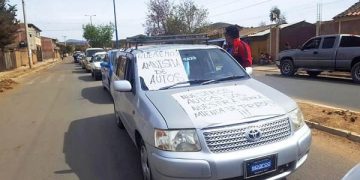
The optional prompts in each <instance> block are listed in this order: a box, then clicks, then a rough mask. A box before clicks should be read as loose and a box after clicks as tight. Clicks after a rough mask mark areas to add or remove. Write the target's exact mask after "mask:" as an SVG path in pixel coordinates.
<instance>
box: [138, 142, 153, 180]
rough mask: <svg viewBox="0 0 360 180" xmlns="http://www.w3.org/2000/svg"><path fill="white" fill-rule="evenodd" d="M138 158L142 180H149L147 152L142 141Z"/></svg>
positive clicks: (149, 171)
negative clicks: (139, 159)
mask: <svg viewBox="0 0 360 180" xmlns="http://www.w3.org/2000/svg"><path fill="white" fill-rule="evenodd" d="M140 158H141V169H142V172H143V177H144V178H143V179H144V180H151V179H152V178H151V170H150V164H149V158H148V152H147V150H146V146H145V143H144V141H143V140H141V141H140Z"/></svg>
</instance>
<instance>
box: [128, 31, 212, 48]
mask: <svg viewBox="0 0 360 180" xmlns="http://www.w3.org/2000/svg"><path fill="white" fill-rule="evenodd" d="M208 40H209V37H208V35H207V34H185V35H168V36H145V35H139V36H135V37H130V38H126V44H127V46H128V47H131V45H132V44H135V48H136V49H137V48H138V45H143V44H173V43H180V42H183V43H184V42H194V41H201V42H205V43H206V44H208Z"/></svg>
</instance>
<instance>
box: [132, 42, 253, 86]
mask: <svg viewBox="0 0 360 180" xmlns="http://www.w3.org/2000/svg"><path fill="white" fill-rule="evenodd" d="M137 61H138V63H137V66H138V67H137V68H138V71H139V76H140V82H141V84H142V88H143V89H144V90H150V91H154V90H163V89H168V88H173V87H183V86H192V85H204V84H209V83H211V82H219V81H218V80H220V81H227V80H228V81H230V80H235V79H239V78H242V77H247V74H246V73H245V72H244V70H243V69H242V68H241V66H240V65H239V64H238V63H237V62H236V61H235V60H234V59H233V58H231V57H230V56H229V55H228V54H227V53H226V52H225V51H223V50H221V49H217V48H214V49H193V50H180V51H176V50H169V51H154V52H147V53H141V54H138V55H137ZM229 77H230V78H229ZM231 77H235V78H231Z"/></svg>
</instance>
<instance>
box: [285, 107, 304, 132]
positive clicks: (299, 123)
mask: <svg viewBox="0 0 360 180" xmlns="http://www.w3.org/2000/svg"><path fill="white" fill-rule="evenodd" d="M288 116H289V118H290V121H291V124H292V125H293V128H294V131H297V130H299V129H300V128H302V127H303V126H304V125H305V121H304V116H303V113H302V112H301V110H300V109H299V108H297V109H295V110H294V111H291V112H289V113H288Z"/></svg>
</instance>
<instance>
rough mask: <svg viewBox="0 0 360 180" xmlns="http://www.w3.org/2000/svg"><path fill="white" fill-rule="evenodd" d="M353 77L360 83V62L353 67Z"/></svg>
mask: <svg viewBox="0 0 360 180" xmlns="http://www.w3.org/2000/svg"><path fill="white" fill-rule="evenodd" d="M351 77H352V79H353V81H354V82H355V83H359V84H360V62H358V63H356V64H355V65H354V66H353V67H352V68H351Z"/></svg>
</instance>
